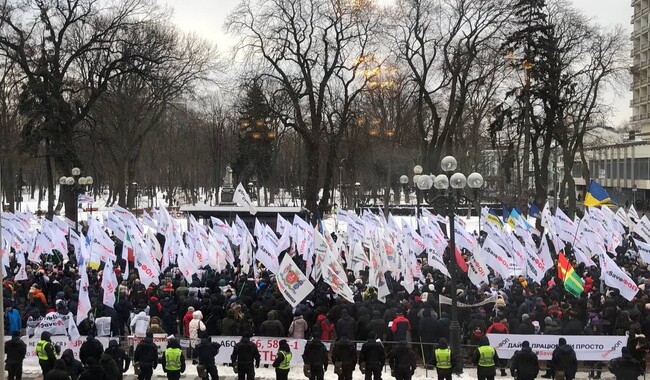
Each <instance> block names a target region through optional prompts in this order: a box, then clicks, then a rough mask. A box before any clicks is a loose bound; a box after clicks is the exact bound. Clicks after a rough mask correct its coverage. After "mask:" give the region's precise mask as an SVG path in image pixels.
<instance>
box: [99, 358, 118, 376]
mask: <svg viewBox="0 0 650 380" xmlns="http://www.w3.org/2000/svg"><path fill="white" fill-rule="evenodd" d="M99 366H100V367H102V371H104V374H105V375H106V377H107V378H109V379H118V378H119V377H120V375H121V374H122V371H121V370H120V369H119V368H118V367H117V363H115V360H113V357H112V356H111V355H109V354H106V353H104V354H102V357H101V359H99Z"/></svg>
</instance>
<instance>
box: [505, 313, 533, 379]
mask: <svg viewBox="0 0 650 380" xmlns="http://www.w3.org/2000/svg"><path fill="white" fill-rule="evenodd" d="M524 315H525V314H524ZM538 373H539V361H538V359H537V354H536V353H534V352H533V350H531V348H530V342H528V341H527V340H524V341H523V342H521V350H518V351H515V354H514V355H513V356H512V360H511V361H510V374H511V375H512V377H514V378H515V379H517V380H534V379H535V378H536V377H537V374H538Z"/></svg>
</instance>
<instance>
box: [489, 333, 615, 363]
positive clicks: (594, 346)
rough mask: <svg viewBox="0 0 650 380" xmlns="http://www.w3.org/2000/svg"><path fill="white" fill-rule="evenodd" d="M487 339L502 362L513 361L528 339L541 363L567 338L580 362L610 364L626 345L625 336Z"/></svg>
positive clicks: (496, 336)
mask: <svg viewBox="0 0 650 380" xmlns="http://www.w3.org/2000/svg"><path fill="white" fill-rule="evenodd" d="M487 337H488V339H489V340H490V346H492V347H494V348H495V349H496V350H497V354H498V355H499V358H500V359H510V358H511V357H512V355H513V354H514V353H515V351H517V350H520V349H521V342H523V341H525V340H527V341H528V342H529V343H530V348H531V349H532V350H533V352H535V353H536V354H537V357H538V358H539V360H551V358H552V357H553V350H555V348H556V347H557V344H558V341H559V340H560V338H565V339H566V341H567V344H568V345H570V346H571V347H573V349H574V350H575V352H576V356H577V358H578V360H587V361H609V360H611V359H614V358H618V357H620V356H621V350H622V349H623V347H624V346H625V345H626V342H627V337H626V336H607V335H598V336H590V335H582V336H581V335H575V336H569V335H567V336H563V335H519V334H487Z"/></svg>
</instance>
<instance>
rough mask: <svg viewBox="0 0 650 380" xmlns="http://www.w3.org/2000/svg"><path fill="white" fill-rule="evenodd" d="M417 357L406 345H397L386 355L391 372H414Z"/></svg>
mask: <svg viewBox="0 0 650 380" xmlns="http://www.w3.org/2000/svg"><path fill="white" fill-rule="evenodd" d="M416 362H417V357H416V356H415V352H413V350H412V349H410V348H409V347H408V346H406V345H401V344H400V345H398V346H397V347H395V348H393V349H392V350H391V351H390V353H389V354H388V364H389V365H390V368H391V369H393V370H410V371H411V373H413V372H415V367H416V364H417V363H416Z"/></svg>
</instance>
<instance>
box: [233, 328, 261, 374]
mask: <svg viewBox="0 0 650 380" xmlns="http://www.w3.org/2000/svg"><path fill="white" fill-rule="evenodd" d="M260 360H261V356H260V351H259V350H258V349H257V345H255V343H253V342H251V334H250V333H245V334H244V335H243V336H242V338H241V340H240V341H239V343H237V344H236V345H235V348H233V350H232V355H230V361H231V362H232V365H233V367H235V366H237V379H238V380H245V379H246V378H248V380H254V379H255V368H259V367H260Z"/></svg>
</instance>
